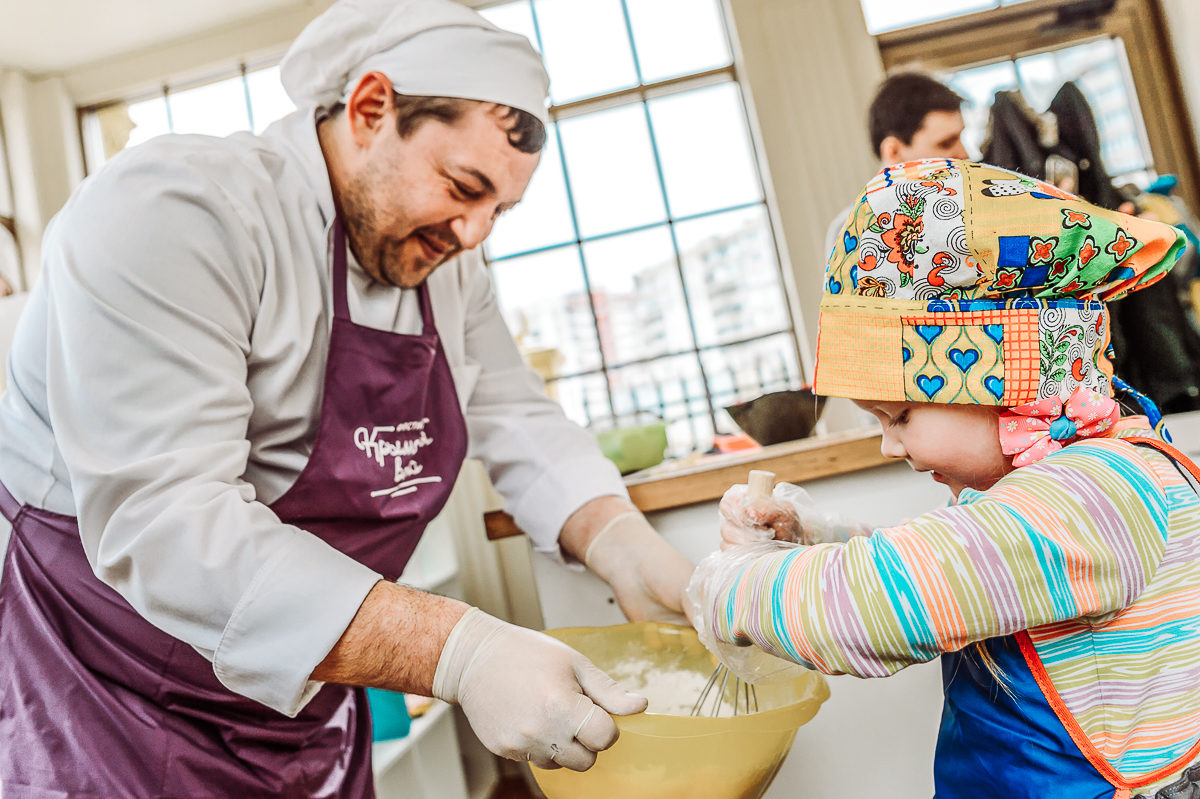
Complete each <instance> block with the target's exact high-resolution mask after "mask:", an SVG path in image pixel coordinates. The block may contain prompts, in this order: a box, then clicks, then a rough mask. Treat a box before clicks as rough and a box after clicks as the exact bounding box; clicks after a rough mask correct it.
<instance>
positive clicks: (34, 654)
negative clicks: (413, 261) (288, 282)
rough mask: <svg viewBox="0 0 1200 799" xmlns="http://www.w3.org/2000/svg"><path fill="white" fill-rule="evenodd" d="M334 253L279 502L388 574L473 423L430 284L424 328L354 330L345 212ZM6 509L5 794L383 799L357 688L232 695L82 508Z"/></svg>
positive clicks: (0, 620)
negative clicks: (123, 582) (320, 368)
mask: <svg viewBox="0 0 1200 799" xmlns="http://www.w3.org/2000/svg"><path fill="white" fill-rule="evenodd" d="M333 253H334V257H333V296H334V320H333V332H332V335H331V338H330V342H329V356H328V361H327V364H326V374H325V384H324V398H323V400H322V407H321V419H320V426H319V428H318V431H317V437H316V441H315V443H314V446H313V450H312V453H311V455H310V456H309V460H308V464H307V466H306V467H305V469H304V471H303V472H302V473H301V475H300V477H299V478H298V479H297V481H296V483H295V485H293V486H292V487H291V488H290V489H289V490H288V491H287V493H286V494H284V495H283V496H282V497H280V498H279V499H278V500H277V501H276V502H275V503H273V504H272V505H271V508H272V510H273V511H275V513H276V514H278V516H279V518H280V519H281V520H282V521H284V522H287V523H290V524H294V525H297V526H299V527H302V528H304V529H306V530H309V531H311V532H312V533H313V534H315V535H317V536H319V537H321V538H322V539H324V540H325V541H327V542H328V543H329V544H331V545H332V546H334V547H336V548H337V549H339V550H341V551H342V552H345V553H347V554H348V555H350V556H351V557H353V558H355V559H356V560H359V561H361V562H362V563H364V564H366V565H367V566H369V567H371V568H373V569H375V570H377V571H379V572H380V573H382V574H383V575H384V576H385V577H387V578H388V579H394V578H396V577H397V576H399V574H400V572H401V571H402V570H403V568H404V565H405V563H406V562H407V561H408V559H409V557H410V556H411V555H412V552H413V549H414V548H415V547H416V545H417V541H418V539H420V537H421V533H422V532H423V531H424V529H425V526H426V524H428V522H429V520H430V519H432V518H433V517H434V516H436V515H437V513H438V512H439V511H440V510H441V509H442V506H443V505H445V503H446V499H447V498H448V497H449V494H450V490H451V488H452V487H453V485H454V481H455V479H456V478H457V476H458V471H459V468H460V467H461V465H462V460H463V458H464V457H465V455H466V447H467V433H466V426H465V424H464V422H463V417H462V412H461V410H460V409H459V404H458V397H457V395H456V393H455V390H454V381H453V377H452V376H451V373H450V367H449V364H448V363H447V361H446V355H445V352H444V351H443V350H442V346H441V343H440V341H439V339H438V336H437V332H436V330H435V328H434V322H433V312H432V309H431V307H430V302H429V291H428V288H427V287H426V286H421V288H420V289H419V293H420V298H421V315H422V319H423V324H424V329H423V331H422V333H421V334H420V335H414V336H407V335H399V334H396V333H389V332H384V331H380V330H374V329H371V328H366V327H360V326H358V325H355V324H354V323H353V322H351V321H350V314H349V309H348V306H347V304H346V246H345V234H344V232H343V230H342V226H341V224H340V222H338V223H335V225H334V247H333ZM0 512H2V513H3V515H4V516H5V517H6V518H7V519H9V520H10V521H11V522H12V524H13V532H12V537H11V539H10V540H9V546H8V551H7V554H6V557H5V564H4V579H3V580H2V581H0V784H2V785H3V794H4V799H35V798H36V799H48V798H49V797H86V798H87V799H124V798H125V797H129V798H130V799H134V798H135V797H136V799H144V798H145V797H173V798H176V799H192V798H194V797H201V796H213V797H238V798H239V799H242V798H243V797H267V796H270V797H296V798H297V799H300V797H303V798H304V799H310V798H311V797H338V799H361V798H362V797H372V796H373V795H374V789H373V787H372V774H371V723H370V718H369V716H368V711H367V703H366V697H365V692H364V691H363V689H361V688H351V687H347V686H342V685H332V684H327V685H325V686H324V687H323V688H322V689H321V691H320V692H319V693H318V694H317V695H316V697H315V698H314V699H313V700H312V701H311V702H310V703H309V704H308V705H306V706H305V707H304V709H303V710H301V711H300V713H299V715H298V716H297V717H296V718H294V719H291V718H287V717H286V716H284V715H282V714H280V713H278V712H276V711H274V710H271V709H270V708H268V707H266V706H264V705H262V704H259V703H258V702H254V701H252V700H250V699H247V698H245V697H243V696H240V695H238V694H235V693H233V692H231V691H229V690H228V689H226V688H225V687H224V686H222V685H221V684H220V682H218V680H217V678H216V676H215V675H214V674H213V667H212V664H211V663H209V662H208V661H207V660H206V659H205V658H203V657H202V656H201V655H199V654H198V653H197V652H196V651H195V650H194V649H192V648H191V647H190V646H189V645H187V644H185V643H183V642H181V641H179V640H177V639H175V638H172V637H171V636H169V635H167V634H166V633H164V632H162V631H161V630H159V629H158V628H156V627H154V626H153V625H151V624H150V623H149V622H147V621H146V620H145V619H144V618H142V617H141V616H140V615H138V614H137V613H136V612H135V611H134V610H133V609H132V607H130V605H129V604H128V603H127V602H126V601H125V600H124V599H123V598H122V597H121V596H120V595H119V594H117V592H116V591H114V590H112V589H111V588H109V587H108V586H106V585H104V584H103V583H101V582H100V580H99V579H97V578H96V576H95V575H94V574H93V573H92V570H91V568H90V566H89V565H88V562H87V559H86V557H85V555H84V551H83V546H82V543H81V540H80V537H79V529H78V526H77V522H76V520H75V519H74V518H71V517H69V516H63V515H60V514H56V513H50V512H49V511H45V510H40V509H38V508H33V507H29V506H27V505H26V506H22V505H20V504H18V503H17V502H16V500H14V499H13V497H12V495H11V494H10V493H9V492H8V491H7V490H6V489H5V488H4V487H3V486H2V485H0ZM314 590H319V588H318V589H314ZM296 623H298V624H303V623H304V620H303V619H296Z"/></svg>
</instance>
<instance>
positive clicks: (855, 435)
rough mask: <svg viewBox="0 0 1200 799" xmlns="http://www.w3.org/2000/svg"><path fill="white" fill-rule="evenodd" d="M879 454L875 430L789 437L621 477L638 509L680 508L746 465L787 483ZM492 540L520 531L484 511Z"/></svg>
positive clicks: (871, 460)
mask: <svg viewBox="0 0 1200 799" xmlns="http://www.w3.org/2000/svg"><path fill="white" fill-rule="evenodd" d="M891 462H893V461H891V460H890V459H888V458H885V457H883V455H881V454H880V453H879V431H878V430H856V431H852V432H849V433H840V434H837V435H831V436H824V437H822V438H815V439H804V440H802V441H789V442H787V443H785V444H774V445H772V446H769V447H763V448H762V449H756V450H753V451H750V452H739V453H730V454H727V455H706V456H704V457H702V458H701V459H700V460H698V461H696V462H694V463H687V464H685V463H671V464H664V465H662V466H657V467H655V468H653V469H648V470H646V471H645V472H638V473H636V474H632V475H629V476H628V477H626V478H625V485H626V487H627V488H628V489H629V498H630V499H631V500H633V504H634V505H636V506H637V507H638V509H639V510H641V511H643V512H646V513H648V512H650V511H657V510H668V509H671V508H680V507H683V506H685V505H694V504H696V503H698V502H710V501H712V500H716V499H720V498H721V497H722V496H723V495H724V494H725V491H726V490H727V489H728V488H729V487H730V486H731V485H734V484H735V483H744V482H746V475H747V473H748V472H749V471H750V470H751V469H765V470H767V471H770V472H774V473H775V475H776V477H777V479H779V480H783V481H786V482H789V483H798V482H801V483H802V482H805V481H807V480H816V479H819V478H822V477H835V476H837V475H840V474H848V473H850V472H856V471H859V470H861V469H870V468H872V467H874V466H882V465H884V464H886V463H891ZM483 518H484V523H485V524H486V526H487V536H488V538H489V539H491V540H493V541H494V540H497V539H501V538H508V537H509V536H514V535H521V529H520V528H519V527H517V525H516V524H515V523H514V522H513V518H512V516H509V515H508V514H507V513H505V512H504V511H500V510H497V511H491V512H490V513H485V514H484V517H483Z"/></svg>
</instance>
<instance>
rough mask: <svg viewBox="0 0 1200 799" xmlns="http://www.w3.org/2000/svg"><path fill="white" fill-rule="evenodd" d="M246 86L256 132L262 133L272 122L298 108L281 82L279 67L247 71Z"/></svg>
mask: <svg viewBox="0 0 1200 799" xmlns="http://www.w3.org/2000/svg"><path fill="white" fill-rule="evenodd" d="M246 87H247V89H248V91H249V92H250V111H251V113H253V114H254V132H255V133H262V132H263V131H264V130H266V129H267V126H268V125H270V124H271V123H272V122H274V121H275V120H277V119H282V118H283V117H285V116H287V115H288V114H290V113H292V112H293V111H295V110H296V106H295V105H294V104H293V103H292V98H290V97H288V96H287V92H285V91H284V90H283V84H282V83H280V82H279V67H268V68H267V69H259V70H255V71H254V72H247V73H246Z"/></svg>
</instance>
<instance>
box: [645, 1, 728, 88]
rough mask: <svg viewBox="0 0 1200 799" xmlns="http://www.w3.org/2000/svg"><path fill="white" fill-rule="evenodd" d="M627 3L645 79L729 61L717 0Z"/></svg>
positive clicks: (702, 69) (697, 70)
mask: <svg viewBox="0 0 1200 799" xmlns="http://www.w3.org/2000/svg"><path fill="white" fill-rule="evenodd" d="M626 7H627V8H628V9H629V22H630V27H632V28H633V41H634V43H635V45H636V47H637V57H638V64H639V66H640V67H641V70H642V80H643V81H644V82H646V83H652V82H654V81H657V80H663V79H664V78H673V77H676V76H678V75H687V74H689V73H692V72H702V71H704V70H706V69H712V68H714V67H722V66H725V65H726V64H728V63H730V61H731V58H730V55H729V41H728V39H727V37H726V36H725V24H724V22H723V21H722V18H721V8H720V6H719V5H718V3H717V2H716V0H626Z"/></svg>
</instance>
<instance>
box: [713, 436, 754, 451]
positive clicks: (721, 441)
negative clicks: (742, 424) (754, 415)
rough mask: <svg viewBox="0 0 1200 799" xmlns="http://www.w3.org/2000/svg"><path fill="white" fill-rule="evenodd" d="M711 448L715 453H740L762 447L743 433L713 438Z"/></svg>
mask: <svg viewBox="0 0 1200 799" xmlns="http://www.w3.org/2000/svg"><path fill="white" fill-rule="evenodd" d="M713 446H715V447H716V448H717V452H742V451H744V450H749V449H762V446H761V445H760V444H759V443H758V442H757V441H755V440H754V439H753V438H751V437H750V436H748V435H746V434H745V433H730V434H728V435H718V436H714V437H713Z"/></svg>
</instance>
